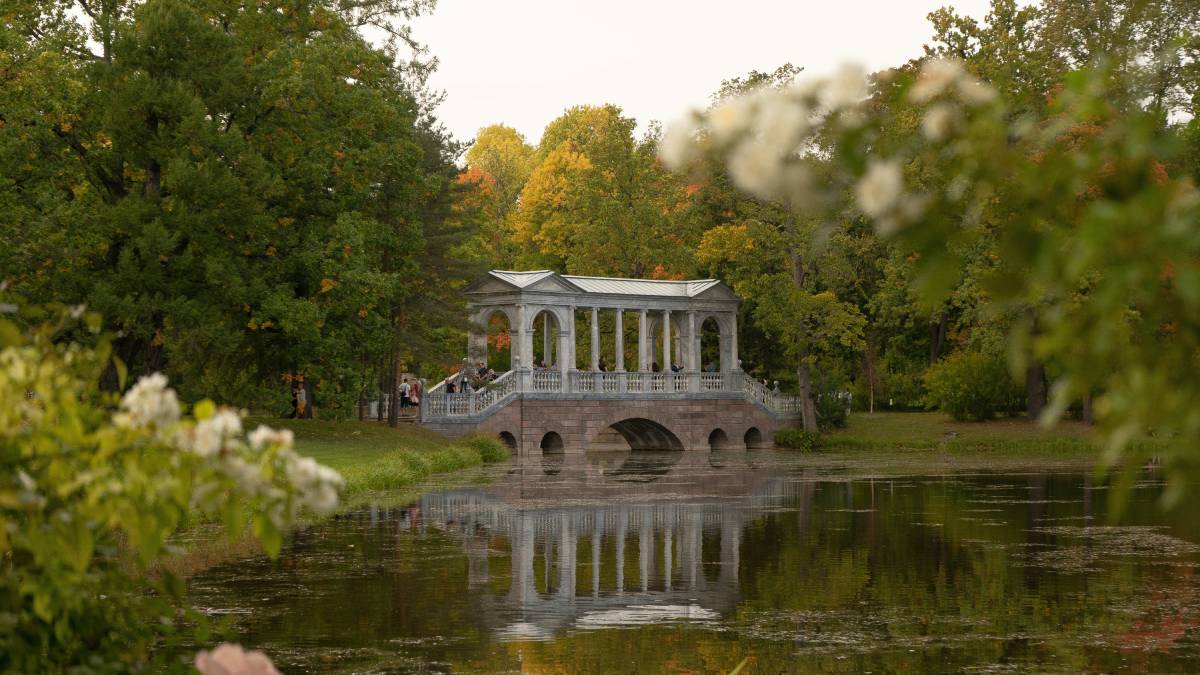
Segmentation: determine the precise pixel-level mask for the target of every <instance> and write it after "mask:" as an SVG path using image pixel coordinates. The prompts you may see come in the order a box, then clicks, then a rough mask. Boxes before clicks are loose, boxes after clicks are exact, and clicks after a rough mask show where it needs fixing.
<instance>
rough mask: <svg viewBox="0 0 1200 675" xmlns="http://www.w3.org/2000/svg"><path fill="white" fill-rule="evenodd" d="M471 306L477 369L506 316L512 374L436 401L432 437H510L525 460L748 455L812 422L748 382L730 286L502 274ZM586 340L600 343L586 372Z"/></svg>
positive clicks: (427, 397)
mask: <svg viewBox="0 0 1200 675" xmlns="http://www.w3.org/2000/svg"><path fill="white" fill-rule="evenodd" d="M466 295H467V297H468V298H469V301H468V309H469V311H470V312H471V325H472V329H471V331H470V332H469V334H468V340H467V363H468V364H470V366H471V367H472V368H473V367H474V366H475V364H479V363H485V362H487V360H488V350H489V347H490V346H491V345H490V341H489V335H488V332H487V329H488V326H489V324H490V323H491V322H492V321H493V319H494V318H495V317H496V316H497V315H499V316H500V317H502V319H503V320H504V321H505V322H506V323H507V325H508V331H507V335H506V336H504V338H505V342H507V343H508V344H509V345H510V363H509V369H508V370H507V371H505V372H502V373H500V374H499V375H498V376H497V377H496V378H495V379H494V380H492V381H491V382H489V383H487V385H486V386H482V387H479V388H477V389H475V390H473V391H467V392H463V391H456V392H453V393H448V392H447V388H446V381H443V382H439V383H437V384H436V385H434V386H431V387H428V388H427V389H426V391H425V394H424V396H422V398H421V403H420V419H421V422H422V424H423V425H424V426H426V427H428V428H431V429H434V430H437V431H440V432H443V433H446V434H448V435H451V436H459V435H463V434H467V433H472V432H480V433H486V434H490V435H494V436H498V437H499V438H501V439H502V440H504V442H505V443H507V444H508V445H509V446H510V447H511V448H513V449H514V450H515V451H516V452H517V453H518V454H521V455H525V454H533V453H558V452H566V453H575V452H584V451H587V450H693V449H697V450H737V449H747V448H759V447H770V446H771V445H772V443H773V439H774V435H775V432H776V431H778V430H779V429H781V428H783V427H785V426H788V425H789V424H794V421H795V420H797V419H798V418H799V401H798V400H797V398H796V397H795V396H794V395H790V394H781V393H779V392H778V391H773V390H770V389H767V388H766V387H765V386H763V384H762V383H759V382H756V381H755V380H753V379H751V378H750V377H748V376H747V375H746V374H745V373H744V372H742V369H741V362H740V361H739V360H738V346H737V308H738V304H739V301H738V298H737V296H736V295H734V293H733V291H732V290H731V289H730V288H729V287H728V286H727V285H725V284H724V283H723V282H721V281H718V280H715V279H702V280H694V281H658V280H646V279H618V278H609V277H585V276H572V275H560V274H557V273H555V272H551V271H548V270H541V271H533V272H510V271H502V270H493V271H492V272H489V273H488V274H487V275H486V276H485V277H484V278H482V279H480V280H478V281H476V282H475V283H473V284H471V285H470V286H469V287H468V288H467V289H466ZM630 319H632V320H633V321H636V337H635V338H634V335H635V333H634V331H632V330H630V331H627V330H626V327H627V326H630V325H631V324H630V323H629V320H630ZM577 326H585V327H586V328H587V329H588V330H589V331H590V350H589V353H588V358H587V359H586V360H585V361H583V362H582V363H581V362H580V361H581V359H580V358H579V357H580V356H581V355H580V354H578V353H577V352H578V351H581V350H578V349H577V347H576V345H577V344H578V343H579V342H580V340H579V336H578V335H577V331H578V330H580V329H579V328H578V327H577ZM602 326H603V327H604V328H603V333H604V336H605V340H604V341H603V342H602V340H601V334H602ZM627 333H628V337H630V338H633V339H635V340H636V358H633V353H634V350H633V349H628V350H627V348H626V339H627ZM706 343H707V344H706ZM632 346H633V345H630V347H632ZM627 352H628V353H627ZM627 357H630V358H629V360H630V363H628V364H627V363H626V359H627ZM634 361H636V362H634ZM627 366H629V367H628V368H627ZM448 379H454V378H448ZM458 379H459V380H460V381H461V379H462V375H461V374H460V376H458Z"/></svg>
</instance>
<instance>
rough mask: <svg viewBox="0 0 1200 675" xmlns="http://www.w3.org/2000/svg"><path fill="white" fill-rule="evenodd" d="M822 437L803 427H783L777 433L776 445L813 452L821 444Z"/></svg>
mask: <svg viewBox="0 0 1200 675" xmlns="http://www.w3.org/2000/svg"><path fill="white" fill-rule="evenodd" d="M820 440H821V437H820V436H819V435H818V434H816V433H814V432H811V431H805V430H803V429H783V430H781V431H778V432H776V433H775V445H776V446H778V447H781V448H789V449H792V450H801V451H803V452H811V451H813V450H816V449H817V446H819V445H820Z"/></svg>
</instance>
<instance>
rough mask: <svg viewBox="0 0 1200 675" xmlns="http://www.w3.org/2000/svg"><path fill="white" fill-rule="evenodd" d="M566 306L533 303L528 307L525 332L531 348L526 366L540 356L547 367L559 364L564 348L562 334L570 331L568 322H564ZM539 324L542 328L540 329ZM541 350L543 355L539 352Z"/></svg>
mask: <svg viewBox="0 0 1200 675" xmlns="http://www.w3.org/2000/svg"><path fill="white" fill-rule="evenodd" d="M564 311H565V308H562V307H553V306H549V305H533V306H529V307H527V308H526V311H525V320H526V321H527V324H526V326H525V333H526V335H527V336H528V340H529V343H528V345H527V346H528V348H529V349H530V350H531V354H530V357H529V363H526V364H523V365H525V366H532V365H533V364H534V362H535V361H536V360H538V359H539V358H540V359H541V360H542V361H543V362H544V363H545V365H546V367H548V368H549V367H551V366H554V365H558V364H559V363H560V359H561V358H562V356H561V355H560V354H559V351H561V350H562V340H561V339H560V336H562V335H563V334H564V331H568V330H569V328H568V327H567V325H568V324H566V323H564V322H563V315H564ZM539 324H540V329H541V330H539ZM539 352H541V356H540V357H539V356H538V353H539Z"/></svg>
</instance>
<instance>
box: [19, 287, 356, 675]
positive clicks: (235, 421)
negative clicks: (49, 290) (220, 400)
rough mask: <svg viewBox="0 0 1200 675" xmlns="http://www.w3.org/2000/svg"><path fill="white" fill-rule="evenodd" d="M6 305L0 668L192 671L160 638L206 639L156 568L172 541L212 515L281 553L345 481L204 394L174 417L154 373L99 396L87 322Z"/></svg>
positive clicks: (93, 333) (98, 351)
mask: <svg viewBox="0 0 1200 675" xmlns="http://www.w3.org/2000/svg"><path fill="white" fill-rule="evenodd" d="M3 308H4V310H5V311H6V312H7V313H6V314H4V315H0V566H2V569H3V573H2V574H0V671H4V672H26V673H35V672H65V671H69V672H127V671H143V670H151V671H156V672H159V671H181V672H182V671H186V670H188V669H189V668H190V665H189V663H188V662H187V661H185V660H180V659H179V658H177V657H173V656H171V654H172V650H170V649H165V648H164V647H168V646H170V645H171V644H174V643H175V641H177V640H180V639H186V640H188V641H190V642H193V643H200V644H204V643H207V642H208V641H209V639H210V635H211V626H210V623H209V621H208V620H207V619H206V617H205V616H204V615H203V614H202V613H200V612H198V611H196V610H194V609H192V608H190V607H188V606H187V605H186V604H184V602H183V592H184V587H183V583H182V582H181V581H180V580H179V579H178V578H177V577H175V576H174V575H172V574H171V573H170V572H167V571H165V570H162V569H159V568H153V567H152V565H153V563H155V562H156V561H158V560H160V559H161V558H162V557H163V556H164V555H166V554H168V553H169V552H170V551H171V548H170V547H169V546H168V543H167V538H168V536H170V535H171V534H172V533H174V532H176V531H177V530H178V529H179V528H181V527H183V526H186V525H187V524H188V523H190V522H195V519H197V518H212V519H215V520H218V521H220V522H222V523H223V524H224V526H225V529H226V530H227V532H228V533H229V535H230V536H231V537H236V536H240V534H241V533H242V532H243V531H245V530H246V528H247V527H249V528H250V530H251V532H252V534H253V535H254V536H255V537H256V538H258V539H259V540H260V541H261V542H262V545H263V548H264V549H265V550H266V551H267V553H269V554H270V555H272V556H274V555H277V554H278V552H279V549H280V546H281V544H282V539H283V534H284V532H285V530H286V528H288V527H289V526H290V525H291V523H293V522H294V520H295V519H296V517H297V515H298V513H299V512H300V510H301V509H302V508H304V509H309V510H311V511H313V512H315V513H328V512H330V511H332V510H333V509H334V508H336V506H337V503H338V490H339V489H340V487H341V485H342V479H341V477H340V476H339V475H338V474H337V473H336V472H334V471H332V470H330V469H328V468H326V467H323V466H321V465H319V464H317V463H316V462H315V461H314V460H313V459H311V458H307V457H300V456H299V455H297V454H296V453H295V451H294V450H293V448H292V434H291V432H289V431H286V430H282V431H277V430H273V429H269V428H267V427H264V426H260V427H258V428H257V429H255V430H254V431H252V432H250V433H248V434H247V433H244V431H243V429H242V423H241V417H240V415H239V414H238V413H237V412H235V411H233V410H230V409H228V408H218V407H216V406H214V405H213V404H212V403H211V402H210V401H201V402H200V403H197V404H196V405H195V406H193V407H192V413H191V414H190V415H183V414H182V413H183V409H182V406H181V405H180V403H179V401H178V400H177V398H176V397H175V392H174V391H172V390H171V389H169V388H167V387H166V378H165V377H163V376H162V375H158V374H155V375H151V376H147V377H144V378H142V379H141V380H140V381H139V382H137V383H136V384H135V385H134V386H133V387H131V388H130V389H129V391H128V392H127V393H126V394H125V395H124V397H122V398H121V399H120V400H119V401H118V399H117V397H116V395H115V394H108V393H102V392H100V390H99V389H98V386H97V383H98V382H99V379H100V374H101V372H102V371H103V370H104V369H105V368H106V367H109V365H110V364H114V365H115V367H116V369H117V370H118V371H123V370H124V366H123V365H122V364H121V362H120V361H114V360H112V359H111V354H112V342H111V339H110V338H109V337H108V336H107V335H104V334H100V333H99V327H100V325H101V321H100V317H99V316H98V315H96V314H92V313H86V312H84V311H83V310H82V309H81V308H76V309H70V308H66V307H61V306H59V307H49V308H27V309H22V310H19V313H18V310H16V309H15V306H14V305H11V304H7V303H5V304H4V305H3ZM122 379H123V378H122ZM114 408H115V409H116V412H115V413H114V412H113V409H114ZM185 629H187V630H186V631H185ZM185 635H186V638H185ZM174 653H175V654H179V652H174Z"/></svg>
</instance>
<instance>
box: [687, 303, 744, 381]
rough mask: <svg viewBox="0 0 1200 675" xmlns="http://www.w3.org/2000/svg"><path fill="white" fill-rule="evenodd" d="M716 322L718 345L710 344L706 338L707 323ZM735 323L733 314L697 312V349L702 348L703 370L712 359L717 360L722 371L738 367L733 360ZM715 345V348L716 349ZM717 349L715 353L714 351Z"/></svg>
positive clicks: (718, 367) (701, 364) (701, 365)
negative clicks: (732, 345)
mask: <svg viewBox="0 0 1200 675" xmlns="http://www.w3.org/2000/svg"><path fill="white" fill-rule="evenodd" d="M710 321H711V322H713V323H714V324H716V328H717V331H716V336H715V337H716V340H717V344H716V345H711V346H710V345H709V344H707V343H706V341H705V340H704V335H705V332H706V331H705V325H706V324H708V322H710ZM733 333H734V323H733V318H732V316H731V315H729V314H727V313H719V312H702V313H697V314H696V340H695V345H696V349H698V350H700V355H701V362H700V368H701V369H702V370H703V369H705V367H706V366H708V365H709V363H710V362H711V361H714V360H715V362H716V364H717V369H718V370H719V371H720V372H726V371H729V370H733V369H734V368H736V367H737V364H736V363H733V362H732V354H731V353H730V352H731V351H732V347H731V342H732V340H733ZM714 347H715V349H714ZM714 351H715V354H714V353H712V352H714Z"/></svg>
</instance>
